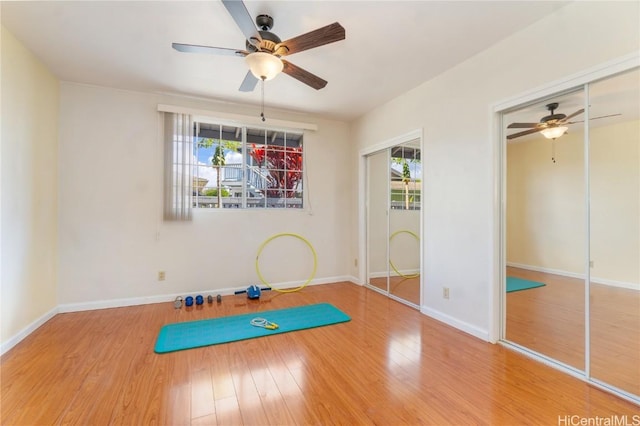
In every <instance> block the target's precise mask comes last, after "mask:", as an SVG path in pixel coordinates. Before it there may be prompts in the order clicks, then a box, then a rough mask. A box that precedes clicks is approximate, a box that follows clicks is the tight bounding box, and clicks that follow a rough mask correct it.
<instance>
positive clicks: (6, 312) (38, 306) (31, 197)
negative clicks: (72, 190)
mask: <svg viewBox="0 0 640 426" xmlns="http://www.w3.org/2000/svg"><path fill="white" fill-rule="evenodd" d="M1 36H2V83H1V84H2V87H1V92H2V163H1V164H2V165H1V171H2V174H1V179H2V180H1V193H2V219H1V228H0V229H1V239H2V268H1V274H2V277H1V289H0V290H1V293H2V297H1V300H2V302H1V303H2V308H1V310H0V311H1V312H2V313H1V317H0V322H1V323H2V326H1V331H0V336H1V342H2V351H3V352H4V351H5V350H6V349H7V347H8V346H11V345H12V344H15V341H14V340H12V338H14V337H15V336H17V335H18V334H19V333H21V332H23V331H25V330H26V329H28V328H29V327H30V326H33V325H34V324H33V323H34V322H36V321H38V320H41V319H42V318H43V317H45V316H46V315H47V314H48V313H50V312H51V311H52V310H53V309H54V308H55V307H56V306H57V305H58V292H57V253H58V250H57V248H58V245H57V220H58V214H57V209H58V197H57V194H58V160H57V158H58V151H57V150H58V105H59V83H58V80H57V79H56V77H55V76H54V75H52V74H51V73H50V72H49V71H48V70H47V69H46V68H45V66H44V65H43V64H42V63H40V62H39V60H38V59H37V58H35V57H34V56H33V55H32V54H31V53H30V52H29V51H28V50H27V49H25V47H24V46H23V45H22V44H21V43H20V42H19V41H18V40H17V39H16V38H15V37H14V36H13V35H12V34H11V33H10V32H8V31H7V30H6V29H5V28H4V27H2V33H1Z"/></svg>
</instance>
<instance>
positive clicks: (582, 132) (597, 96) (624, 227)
mask: <svg viewBox="0 0 640 426" xmlns="http://www.w3.org/2000/svg"><path fill="white" fill-rule="evenodd" d="M639 100H640V71H639V70H638V69H634V70H631V71H627V72H625V73H621V74H618V75H614V76H612V77H608V78H606V79H602V80H599V81H595V82H592V83H589V84H586V85H584V86H583V87H581V88H580V89H579V90H575V91H572V92H569V93H562V94H558V95H556V96H552V97H550V98H547V99H544V100H542V101H539V102H535V103H532V104H529V105H524V106H522V107H519V108H517V109H514V110H512V111H509V112H506V113H504V114H503V117H502V118H503V129H504V135H505V139H506V140H505V145H506V148H505V154H506V155H505V157H506V158H505V160H506V161H505V165H506V169H505V170H504V173H503V176H504V178H503V179H504V184H505V185H504V188H505V190H504V191H503V198H504V206H505V207H504V211H503V220H502V222H503V230H504V232H505V234H504V238H503V244H504V246H503V253H504V254H505V256H504V257H505V259H504V262H505V270H504V277H505V279H504V293H503V304H502V306H503V309H504V314H503V318H504V324H503V339H504V340H505V341H507V342H508V343H509V344H511V345H514V346H516V347H518V348H520V349H521V350H525V351H527V352H530V353H533V354H535V355H536V356H540V357H543V358H546V359H547V360H550V361H552V362H555V363H558V364H559V365H561V366H563V367H565V368H568V369H570V370H573V371H574V372H577V373H579V374H582V375H584V376H585V377H586V378H587V379H588V380H589V381H592V382H594V383H598V384H599V385H601V386H604V387H607V388H609V389H611V390H612V391H613V392H616V393H618V394H620V395H622V396H625V397H628V398H630V399H632V400H635V401H638V402H640V102H639Z"/></svg>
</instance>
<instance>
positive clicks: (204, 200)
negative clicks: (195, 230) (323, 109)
mask: <svg viewBox="0 0 640 426" xmlns="http://www.w3.org/2000/svg"><path fill="white" fill-rule="evenodd" d="M194 127H195V131H194V134H195V141H194V148H193V150H194V152H193V155H194V172H193V207H194V208H211V209H216V208H224V209H229V208H302V207H303V167H302V165H303V149H302V139H303V138H302V134H300V133H294V132H288V131H282V130H272V129H260V128H252V127H237V126H233V125H224V124H209V123H202V122H196V123H195V124H194Z"/></svg>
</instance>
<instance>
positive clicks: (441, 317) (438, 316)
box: [420, 306, 491, 342]
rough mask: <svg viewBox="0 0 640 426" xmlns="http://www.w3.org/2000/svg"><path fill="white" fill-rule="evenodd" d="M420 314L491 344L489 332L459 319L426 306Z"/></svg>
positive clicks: (421, 309)
mask: <svg viewBox="0 0 640 426" xmlns="http://www.w3.org/2000/svg"><path fill="white" fill-rule="evenodd" d="M420 312H422V313H423V314H425V315H426V316H428V317H431V318H433V319H435V320H438V321H440V322H443V323H445V324H447V325H450V326H451V327H454V328H457V329H458V330H460V331H464V332H465V333H467V334H470V335H472V336H474V337H477V338H478V339H480V340H484V341H485V342H491V339H489V331H487V330H484V329H482V328H478V327H476V326H475V325H472V324H469V323H467V322H464V321H460V320H459V319H457V318H454V317H452V316H450V315H447V314H445V313H442V312H440V311H437V310H435V309H432V308H428V307H426V306H423V307H421V308H420Z"/></svg>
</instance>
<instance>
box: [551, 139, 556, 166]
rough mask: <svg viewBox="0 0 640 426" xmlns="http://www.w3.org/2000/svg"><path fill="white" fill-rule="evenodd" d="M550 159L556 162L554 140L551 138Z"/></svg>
mask: <svg viewBox="0 0 640 426" xmlns="http://www.w3.org/2000/svg"><path fill="white" fill-rule="evenodd" d="M551 161H553V162H554V163H555V162H556V140H555V139H551Z"/></svg>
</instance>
